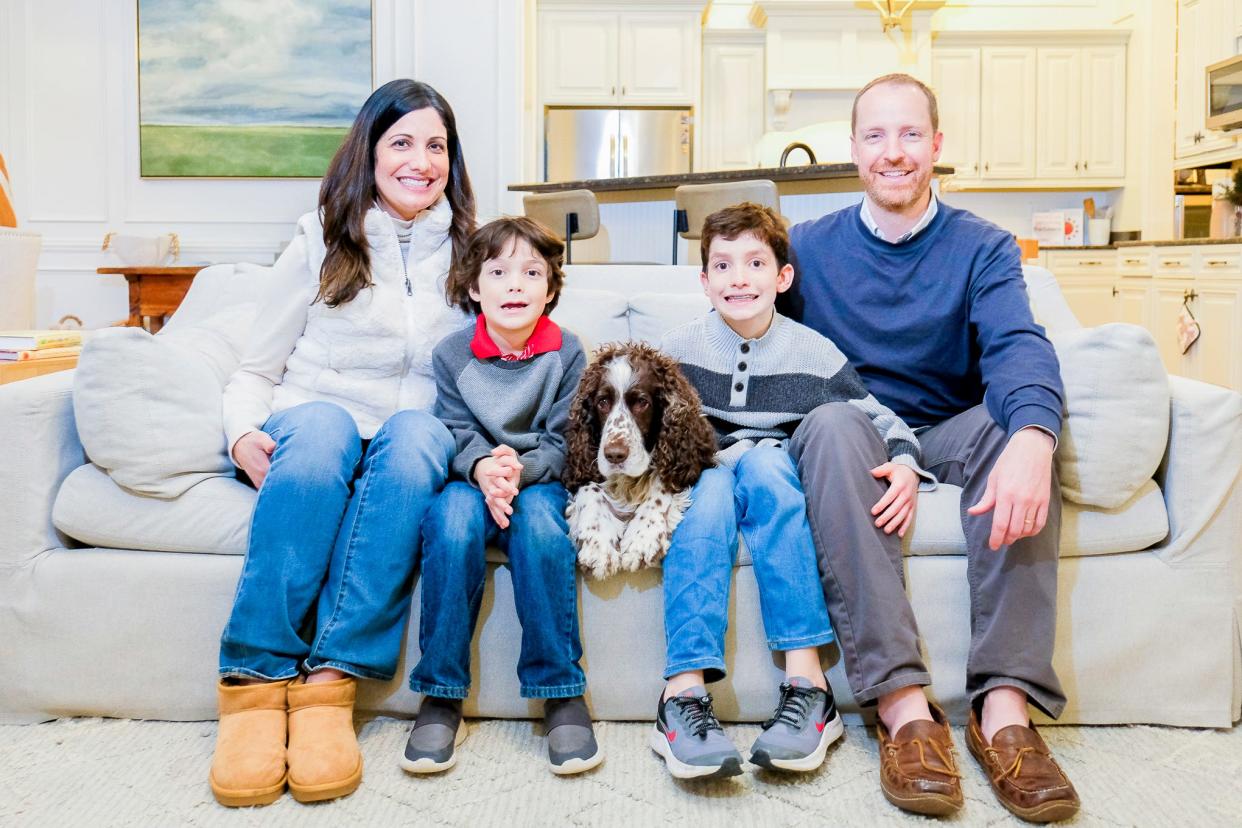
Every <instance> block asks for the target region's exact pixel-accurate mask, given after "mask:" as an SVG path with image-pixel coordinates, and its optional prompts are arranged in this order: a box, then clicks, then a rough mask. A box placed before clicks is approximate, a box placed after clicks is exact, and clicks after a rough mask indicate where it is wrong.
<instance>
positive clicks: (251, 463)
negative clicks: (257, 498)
mask: <svg viewBox="0 0 1242 828" xmlns="http://www.w3.org/2000/svg"><path fill="white" fill-rule="evenodd" d="M275 450H276V441H275V440H273V439H272V438H271V436H270V435H268V434H267V433H266V432H263V431H257V430H256V431H248V432H246V433H245V434H243V435H242V436H241V437H240V438H238V440H237V442H236V443H234V444H233V460H234V461H235V462H236V463H237V465H238V466H239V467H240V468H241V470H242V471H244V472H245V473H246V476H247V477H249V478H250V482H251V483H253V484H254V487H255V488H256V489H257V488H259V487H260V486H262V485H263V480H264V478H266V477H267V470H268V469H270V468H271V467H272V452H273V451H275Z"/></svg>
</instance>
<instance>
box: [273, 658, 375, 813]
mask: <svg viewBox="0 0 1242 828" xmlns="http://www.w3.org/2000/svg"><path fill="white" fill-rule="evenodd" d="M357 686H358V682H357V679H354V678H350V677H346V678H342V679H337V680H336V681H324V682H318V683H315V684H307V683H306V680H305V679H303V678H299V679H297V680H296V681H295V682H294V683H293V684H291V685H289V792H290V793H292V794H293V798H294V799H296V800H297V801H298V802H316V801H318V800H321V799H335V798H336V797H338V796H347V795H348V794H351V793H353V792H354V791H355V790H356V789H357V788H358V784H359V783H360V782H362V751H361V750H359V748H358V736H357V735H356V734H355V733H354V692H355V690H356V689H357Z"/></svg>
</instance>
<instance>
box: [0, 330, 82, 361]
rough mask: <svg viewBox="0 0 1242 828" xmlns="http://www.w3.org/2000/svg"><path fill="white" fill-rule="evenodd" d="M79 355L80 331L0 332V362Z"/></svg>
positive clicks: (80, 346)
mask: <svg viewBox="0 0 1242 828" xmlns="http://www.w3.org/2000/svg"><path fill="white" fill-rule="evenodd" d="M80 353H82V332H81V331H0V362H25V361H27V360H31V359H55V358H57V357H70V356H77V355H78V354H80Z"/></svg>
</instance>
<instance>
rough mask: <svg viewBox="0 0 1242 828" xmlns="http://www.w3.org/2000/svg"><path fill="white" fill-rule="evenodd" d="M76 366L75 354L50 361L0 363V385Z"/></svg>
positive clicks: (29, 360)
mask: <svg viewBox="0 0 1242 828" xmlns="http://www.w3.org/2000/svg"><path fill="white" fill-rule="evenodd" d="M77 365H78V357H77V355H76V354H75V355H74V356H64V357H52V358H51V359H28V360H26V361H24V362H0V385H4V384H5V383H7V382H17V381H18V380H24V379H30V378H31V377H41V376H43V375H44V374H53V373H55V372H57V371H67V370H68V369H70V368H76V367H77Z"/></svg>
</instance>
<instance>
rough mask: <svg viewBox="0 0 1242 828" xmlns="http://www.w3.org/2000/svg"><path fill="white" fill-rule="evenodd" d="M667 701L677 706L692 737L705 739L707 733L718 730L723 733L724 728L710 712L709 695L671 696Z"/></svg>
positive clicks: (711, 711)
mask: <svg viewBox="0 0 1242 828" xmlns="http://www.w3.org/2000/svg"><path fill="white" fill-rule="evenodd" d="M669 701H671V702H675V703H676V704H677V709H678V710H680V711H681V715H682V716H684V717H685V719H686V724H687V725H689V727H690V733H691V734H692V735H694V736H698V737H699V738H700V739H706V738H707V733H708V731H711V730H719V731H720V732H721V733H723V732H724V728H723V727H721V726H720V722H719V721H717V720H716V714H715V712H714V711H713V710H712V696H711V693H707V694H705V695H702V696H673V697H672V698H670V699H669Z"/></svg>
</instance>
